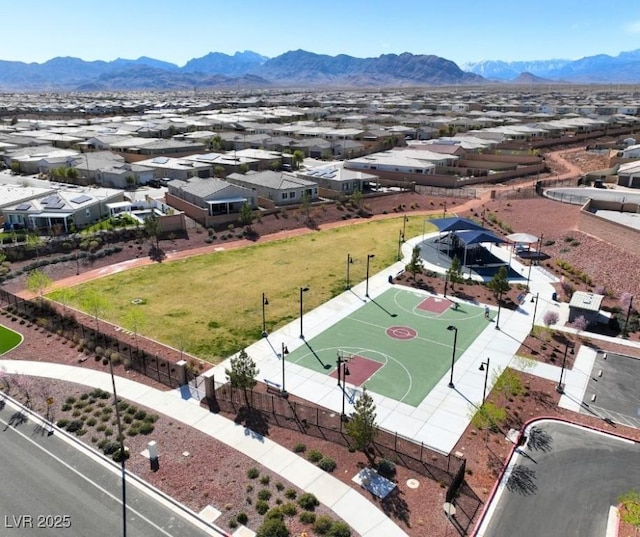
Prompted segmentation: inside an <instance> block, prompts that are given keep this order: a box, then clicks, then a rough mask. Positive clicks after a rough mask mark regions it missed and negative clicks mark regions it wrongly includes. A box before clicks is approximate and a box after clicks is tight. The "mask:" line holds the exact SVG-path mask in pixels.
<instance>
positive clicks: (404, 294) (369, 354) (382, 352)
mask: <svg viewBox="0 0 640 537" xmlns="http://www.w3.org/2000/svg"><path fill="white" fill-rule="evenodd" d="M456 306H457V307H456ZM488 322H489V321H488V320H487V319H485V317H484V309H483V308H482V307H480V306H474V305H469V304H466V303H462V304H458V305H456V304H455V303H454V302H453V301H451V300H449V299H446V298H443V297H437V296H433V295H429V294H426V293H424V292H420V291H411V290H404V289H399V288H391V289H388V290H387V291H385V292H384V293H383V294H382V295H380V296H378V297H377V298H375V299H372V300H370V301H368V302H367V303H365V304H364V305H363V306H362V307H361V308H359V309H358V310H357V311H355V312H354V313H352V314H351V315H349V316H348V317H346V318H344V319H342V320H341V321H339V322H337V323H336V324H334V325H333V326H331V327H330V328H328V329H327V330H325V331H324V332H322V333H321V334H319V335H318V336H316V337H314V338H313V339H309V340H306V341H305V342H304V344H303V345H302V346H301V347H299V348H298V349H296V350H295V351H293V352H292V353H291V354H289V355H288V356H287V361H288V362H292V363H296V364H298V365H300V366H303V367H306V368H308V369H312V370H313V371H316V372H320V373H323V374H325V375H329V376H331V377H333V378H337V377H338V357H340V361H341V362H342V361H344V362H345V363H344V364H343V365H341V369H343V371H341V373H340V374H341V375H342V374H343V373H346V383H347V386H352V387H355V388H356V389H358V388H360V387H362V386H366V388H367V390H370V391H372V392H375V393H378V394H380V395H383V396H385V397H389V398H392V399H395V400H397V401H402V402H404V403H407V404H409V405H411V406H418V405H419V404H420V403H421V402H422V400H423V399H424V398H425V397H426V395H427V394H428V393H429V392H430V391H431V390H432V389H433V387H434V386H435V385H436V384H437V383H438V382H439V381H440V379H442V378H443V376H444V375H445V374H446V373H448V372H449V370H450V368H451V359H452V354H453V342H454V336H456V332H455V331H454V330H448V327H449V326H455V327H456V328H457V338H456V339H457V341H456V356H455V358H456V360H457V359H458V358H459V357H460V356H461V355H462V354H463V353H464V351H465V350H466V349H467V347H468V346H469V345H470V344H471V343H472V342H473V341H474V340H475V338H476V337H477V336H478V335H479V334H480V332H482V330H484V329H485V328H486V326H487V324H488Z"/></svg>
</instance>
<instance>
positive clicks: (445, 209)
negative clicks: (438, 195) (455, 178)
mask: <svg viewBox="0 0 640 537" xmlns="http://www.w3.org/2000/svg"><path fill="white" fill-rule="evenodd" d="M443 205H444V214H443V215H442V216H443V218H446V217H447V202H446V201H445V202H444V203H443Z"/></svg>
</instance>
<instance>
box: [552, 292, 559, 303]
mask: <svg viewBox="0 0 640 537" xmlns="http://www.w3.org/2000/svg"><path fill="white" fill-rule="evenodd" d="M551 300H553V301H554V302H557V301H558V293H553V294H552V295H551Z"/></svg>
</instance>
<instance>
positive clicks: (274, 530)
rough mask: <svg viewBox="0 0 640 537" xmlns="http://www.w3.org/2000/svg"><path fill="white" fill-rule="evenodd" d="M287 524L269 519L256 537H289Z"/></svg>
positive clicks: (275, 519)
mask: <svg viewBox="0 0 640 537" xmlns="http://www.w3.org/2000/svg"><path fill="white" fill-rule="evenodd" d="M289 535H290V534H289V530H288V529H287V526H285V523H284V522H283V521H282V520H280V519H278V518H268V519H266V520H265V521H264V522H263V523H262V525H261V526H260V527H259V528H258V531H257V533H256V537H289Z"/></svg>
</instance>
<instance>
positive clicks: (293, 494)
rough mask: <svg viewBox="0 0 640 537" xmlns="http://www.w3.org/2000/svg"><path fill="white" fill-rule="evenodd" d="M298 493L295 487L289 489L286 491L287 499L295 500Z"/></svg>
mask: <svg viewBox="0 0 640 537" xmlns="http://www.w3.org/2000/svg"><path fill="white" fill-rule="evenodd" d="M297 495H298V493H297V492H296V491H295V489H287V490H285V491H284V497H285V498H286V499H287V500H295V499H296V496H297Z"/></svg>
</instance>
